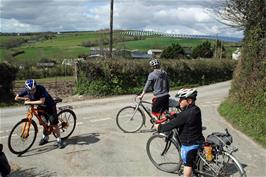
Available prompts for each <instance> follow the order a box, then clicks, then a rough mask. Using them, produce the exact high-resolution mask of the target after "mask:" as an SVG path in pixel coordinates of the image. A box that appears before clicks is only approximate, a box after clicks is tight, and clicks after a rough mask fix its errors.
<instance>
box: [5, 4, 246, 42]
mask: <svg viewBox="0 0 266 177" xmlns="http://www.w3.org/2000/svg"><path fill="white" fill-rule="evenodd" d="M218 1H219V0H202V1H201V0H114V20H113V25H114V29H124V30H145V31H156V32H161V33H172V34H191V35H194V34H196V35H220V36H230V37H242V36H243V32H242V31H239V30H237V29H234V28H230V27H228V26H226V25H224V24H222V23H220V22H219V21H218V20H217V15H215V13H214V12H213V10H214V8H215V7H216V6H217V2H218ZM109 19H110V0H0V29H1V32H18V33H22V32H45V31H52V32H59V31H60V32H62V31H95V30H100V29H107V28H109V26H110V22H109Z"/></svg>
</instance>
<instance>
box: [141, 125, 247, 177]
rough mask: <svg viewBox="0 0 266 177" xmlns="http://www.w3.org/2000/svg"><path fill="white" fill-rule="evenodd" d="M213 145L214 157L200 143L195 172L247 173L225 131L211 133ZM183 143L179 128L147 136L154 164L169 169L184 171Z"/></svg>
mask: <svg viewBox="0 0 266 177" xmlns="http://www.w3.org/2000/svg"><path fill="white" fill-rule="evenodd" d="M206 141H207V142H208V143H209V145H211V147H212V151H211V156H210V157H211V158H210V157H207V156H206V151H205V150H204V145H202V147H200V149H199V150H198V153H197V158H196V160H195V162H194V168H193V169H194V171H193V173H194V175H196V176H200V177H202V176H211V177H227V176H228V177H231V176H237V177H245V176H246V173H245V171H244V169H243V167H242V165H241V163H240V162H239V161H238V160H237V158H236V157H235V156H233V155H232V153H233V152H236V151H237V148H235V147H233V146H231V143H232V137H231V135H230V134H229V132H228V130H227V129H226V133H219V132H217V133H212V134H211V135H209V136H208V137H207V139H206ZM180 149H181V143H180V140H179V136H178V132H177V130H176V129H174V130H172V131H170V132H167V133H154V134H153V135H152V136H151V137H150V138H149V140H148V142H147V145H146V151H147V154H148V157H149V159H150V160H151V162H152V163H153V165H154V166H155V167H156V168H158V169H159V170H162V171H165V172H169V173H179V174H181V173H182V160H181V152H180Z"/></svg>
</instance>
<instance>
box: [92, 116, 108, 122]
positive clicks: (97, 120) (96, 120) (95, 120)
mask: <svg viewBox="0 0 266 177" xmlns="http://www.w3.org/2000/svg"><path fill="white" fill-rule="evenodd" d="M109 119H112V118H110V117H106V118H102V119H93V120H90V122H99V121H105V120H109Z"/></svg>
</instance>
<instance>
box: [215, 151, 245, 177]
mask: <svg viewBox="0 0 266 177" xmlns="http://www.w3.org/2000/svg"><path fill="white" fill-rule="evenodd" d="M221 156H223V161H222V163H223V166H222V168H221V169H220V172H219V176H225V177H227V176H228V177H229V176H230V177H240V176H241V177H245V176H246V173H245V171H244V169H243V168H242V165H241V164H240V162H239V161H238V160H237V159H236V157H234V156H233V155H231V154H229V153H227V152H225V153H223V154H221Z"/></svg>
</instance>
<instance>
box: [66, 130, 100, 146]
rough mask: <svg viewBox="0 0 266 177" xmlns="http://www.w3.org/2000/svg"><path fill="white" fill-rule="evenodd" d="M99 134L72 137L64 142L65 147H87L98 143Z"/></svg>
mask: <svg viewBox="0 0 266 177" xmlns="http://www.w3.org/2000/svg"><path fill="white" fill-rule="evenodd" d="M99 136H100V134H99V133H86V134H82V135H77V136H73V137H71V138H69V139H67V140H65V143H66V146H68V145H89V144H93V143H96V142H98V141H99V140H100V139H99V138H98V137H99Z"/></svg>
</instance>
